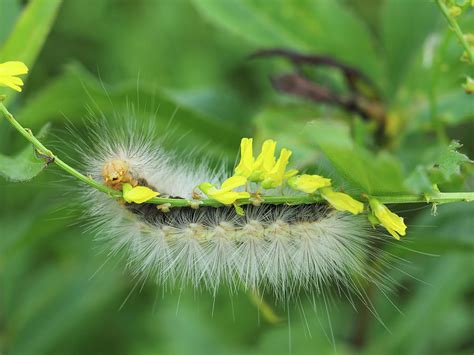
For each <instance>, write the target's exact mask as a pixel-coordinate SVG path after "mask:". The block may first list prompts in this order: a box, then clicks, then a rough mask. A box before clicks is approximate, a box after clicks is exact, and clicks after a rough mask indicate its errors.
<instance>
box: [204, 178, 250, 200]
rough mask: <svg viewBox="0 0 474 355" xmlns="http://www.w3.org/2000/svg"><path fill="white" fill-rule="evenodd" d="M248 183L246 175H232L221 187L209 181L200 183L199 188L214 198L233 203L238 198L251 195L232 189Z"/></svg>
mask: <svg viewBox="0 0 474 355" xmlns="http://www.w3.org/2000/svg"><path fill="white" fill-rule="evenodd" d="M246 183H247V178H246V177H244V176H232V177H230V178H228V179H227V180H226V181H224V182H223V183H222V185H221V188H220V189H218V188H216V187H215V186H214V185H212V184H211V183H209V182H205V183H202V184H201V185H199V189H200V190H201V191H202V192H204V193H205V194H206V195H207V196H209V197H210V198H212V199H213V200H216V201H219V202H220V203H223V204H224V205H231V204H233V203H234V202H235V201H236V200H238V199H242V198H249V197H250V194H249V193H248V192H246V191H242V192H237V191H232V190H233V189H235V188H237V187H240V186H242V185H245V184H246Z"/></svg>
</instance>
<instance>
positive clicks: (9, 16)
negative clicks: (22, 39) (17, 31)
mask: <svg viewBox="0 0 474 355" xmlns="http://www.w3.org/2000/svg"><path fill="white" fill-rule="evenodd" d="M19 13H20V3H19V1H18V0H3V1H0V43H2V42H3V40H4V39H5V38H6V36H7V35H8V33H9V32H10V30H11V28H12V27H13V24H14V23H15V20H16V18H17V16H18V14H19Z"/></svg>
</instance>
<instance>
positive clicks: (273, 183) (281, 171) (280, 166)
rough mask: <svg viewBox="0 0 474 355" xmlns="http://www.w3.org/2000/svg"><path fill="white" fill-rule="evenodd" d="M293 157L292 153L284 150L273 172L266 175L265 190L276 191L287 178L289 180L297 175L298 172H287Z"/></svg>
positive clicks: (263, 184)
mask: <svg viewBox="0 0 474 355" xmlns="http://www.w3.org/2000/svg"><path fill="white" fill-rule="evenodd" d="M290 156H291V151H290V150H288V149H285V148H283V149H282V150H281V152H280V157H279V158H278V161H277V162H276V164H275V165H274V166H273V168H272V170H270V171H269V172H268V174H266V175H265V179H264V180H263V182H262V187H263V188H264V189H274V188H276V187H278V186H281V184H283V180H284V179H285V178H289V177H290V176H291V175H295V174H297V171H296V170H290V171H289V172H286V166H287V165H288V161H289V159H290Z"/></svg>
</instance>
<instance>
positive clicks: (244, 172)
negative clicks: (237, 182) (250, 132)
mask: <svg viewBox="0 0 474 355" xmlns="http://www.w3.org/2000/svg"><path fill="white" fill-rule="evenodd" d="M252 144H253V139H252V138H242V140H241V141H240V163H239V165H237V166H236V167H235V175H239V176H245V177H246V178H247V177H249V176H250V174H252V171H253V166H254V162H255V160H254V157H253V147H252Z"/></svg>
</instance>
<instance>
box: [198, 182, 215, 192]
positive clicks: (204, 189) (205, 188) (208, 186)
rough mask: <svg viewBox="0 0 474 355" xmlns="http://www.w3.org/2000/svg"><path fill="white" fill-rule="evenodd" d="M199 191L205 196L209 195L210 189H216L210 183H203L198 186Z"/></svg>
mask: <svg viewBox="0 0 474 355" xmlns="http://www.w3.org/2000/svg"><path fill="white" fill-rule="evenodd" d="M198 187H199V189H200V190H201V191H202V192H204V193H205V194H206V195H207V194H208V193H209V191H210V190H211V189H215V188H216V187H215V186H214V185H212V184H211V183H210V182H203V183H202V184H200V185H199V186H198Z"/></svg>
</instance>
